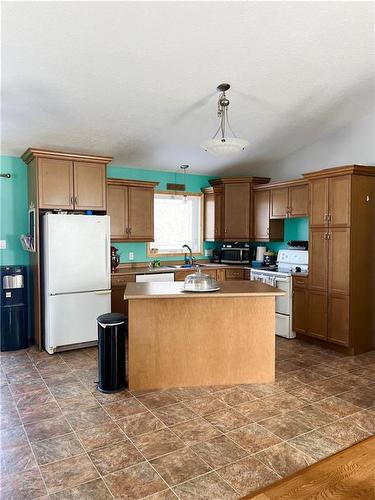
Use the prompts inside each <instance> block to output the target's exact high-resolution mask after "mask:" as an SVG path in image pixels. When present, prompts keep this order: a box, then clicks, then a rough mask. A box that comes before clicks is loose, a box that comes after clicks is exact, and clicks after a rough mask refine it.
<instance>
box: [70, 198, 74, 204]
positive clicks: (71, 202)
mask: <svg viewBox="0 0 375 500" xmlns="http://www.w3.org/2000/svg"><path fill="white" fill-rule="evenodd" d="M70 204H71V205H74V198H73V196H71V197H70Z"/></svg>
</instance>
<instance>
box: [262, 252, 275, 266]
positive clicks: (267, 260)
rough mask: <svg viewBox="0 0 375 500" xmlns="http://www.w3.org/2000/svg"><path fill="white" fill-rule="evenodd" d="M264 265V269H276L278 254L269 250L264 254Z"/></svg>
mask: <svg viewBox="0 0 375 500" xmlns="http://www.w3.org/2000/svg"><path fill="white" fill-rule="evenodd" d="M263 265H264V267H268V268H270V269H272V268H273V269H274V268H275V267H276V253H275V252H272V251H271V250H268V251H267V252H264V254H263Z"/></svg>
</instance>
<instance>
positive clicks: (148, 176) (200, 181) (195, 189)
mask: <svg viewBox="0 0 375 500" xmlns="http://www.w3.org/2000/svg"><path fill="white" fill-rule="evenodd" d="M107 177H110V178H116V179H138V180H142V181H154V182H159V185H158V186H157V187H156V190H157V191H165V190H166V189H167V183H172V184H176V183H177V184H186V191H189V192H190V193H200V192H201V188H203V187H208V186H209V185H210V184H209V182H208V181H209V179H213V176H212V175H211V176H207V175H193V174H186V175H184V174H182V173H181V174H180V173H175V172H163V171H160V170H145V169H139V168H130V167H118V166H109V167H108V168H107ZM114 246H115V247H116V248H118V250H119V254H120V261H121V262H123V263H125V262H130V261H129V259H128V255H129V252H134V261H131V262H148V261H151V260H153V259H154V258H155V257H147V246H146V243H117V242H116V243H114ZM218 246H220V245H219V244H218V243H209V242H204V244H203V249H204V250H208V249H211V248H216V247H218ZM204 258H205V256H204V254H203V255H198V256H197V259H204ZM206 258H207V257H206ZM176 259H178V257H162V260H176Z"/></svg>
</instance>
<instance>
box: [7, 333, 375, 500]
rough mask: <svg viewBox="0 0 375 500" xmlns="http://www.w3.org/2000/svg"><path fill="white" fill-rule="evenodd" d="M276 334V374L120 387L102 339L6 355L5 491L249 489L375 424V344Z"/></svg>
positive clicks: (47, 494) (145, 494) (67, 495)
mask: <svg viewBox="0 0 375 500" xmlns="http://www.w3.org/2000/svg"><path fill="white" fill-rule="evenodd" d="M276 343H277V361H276V372H277V377H276V382H275V383H274V384H267V385H260V384H252V385H241V386H232V387H228V386H215V387H194V388H176V389H169V390H164V391H155V392H147V393H142V392H139V391H138V392H137V393H130V392H128V391H123V392H121V393H117V394H113V395H106V394H102V393H100V392H98V391H96V387H95V381H96V379H97V373H96V363H97V361H96V358H97V351H96V349H95V348H90V349H85V350H77V351H70V352H66V353H62V354H59V355H54V356H49V355H48V354H47V353H39V352H36V351H35V350H34V349H28V350H26V351H19V352H11V353H1V355H0V361H1V379H0V383H1V396H0V398H1V405H0V409H1V411H0V425H1V431H0V445H1V460H0V464H1V468H0V472H1V474H0V476H1V479H0V497H1V498H2V499H3V500H5V499H10V498H12V499H13V498H17V499H33V498H43V499H46V498H51V499H55V500H57V499H91V498H92V499H96V500H102V499H103V500H104V499H107V498H108V499H110V498H122V499H141V498H149V499H150V500H151V499H152V500H158V499H159V500H162V499H165V500H167V499H176V498H180V499H181V500H185V499H189V500H190V499H209V500H216V499H231V498H240V497H241V496H242V495H245V494H248V493H250V492H252V491H256V490H257V489H258V488H261V487H263V486H266V485H268V484H270V483H272V482H274V481H277V480H279V479H280V478H282V477H285V476H288V475H289V474H291V473H293V472H295V471H297V470H299V469H301V468H304V467H306V466H307V465H309V464H312V463H313V462H316V461H318V460H321V459H322V458H324V457H327V456H329V455H330V454H332V453H335V452H337V451H338V450H341V449H343V448H346V447H349V446H351V445H352V444H354V443H356V442H357V441H360V440H362V439H364V438H366V437H368V436H370V435H372V434H375V351H372V352H370V353H366V354H363V355H360V356H356V357H352V358H348V357H344V356H342V355H339V354H337V353H335V352H333V351H330V350H327V349H322V348H319V347H315V346H311V345H309V344H306V343H303V342H302V341H299V340H291V341H288V340H284V339H279V338H277V342H276Z"/></svg>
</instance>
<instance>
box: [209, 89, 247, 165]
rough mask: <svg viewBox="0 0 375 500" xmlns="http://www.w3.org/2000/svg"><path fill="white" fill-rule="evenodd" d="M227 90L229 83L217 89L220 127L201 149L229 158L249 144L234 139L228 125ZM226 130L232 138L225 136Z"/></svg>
mask: <svg viewBox="0 0 375 500" xmlns="http://www.w3.org/2000/svg"><path fill="white" fill-rule="evenodd" d="M229 89H230V85H229V83H221V84H220V85H219V86H218V87H217V90H218V92H220V94H219V100H218V103H217V116H218V117H219V119H220V125H219V128H218V129H217V131H216V133H215V135H214V136H213V138H212V139H209V140H208V141H205V142H203V143H202V144H201V148H202V149H204V150H205V151H207V152H208V153H211V154H212V155H214V156H229V155H233V154H237V153H240V152H241V151H243V150H244V149H245V148H246V146H248V144H249V143H248V141H246V140H245V139H239V138H238V137H236V135H235V133H234V132H233V130H232V127H231V126H230V124H229V120H228V106H229V99H228V98H227V96H226V94H225V92H226V91H227V90H229ZM227 129H229V131H230V132H231V133H232V137H228V136H226V132H227ZM219 132H220V135H219Z"/></svg>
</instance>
